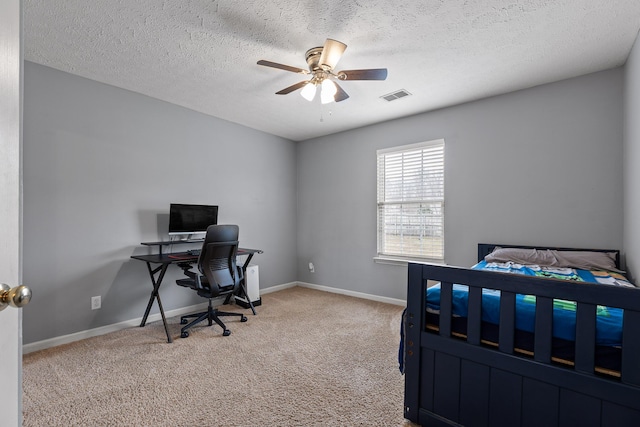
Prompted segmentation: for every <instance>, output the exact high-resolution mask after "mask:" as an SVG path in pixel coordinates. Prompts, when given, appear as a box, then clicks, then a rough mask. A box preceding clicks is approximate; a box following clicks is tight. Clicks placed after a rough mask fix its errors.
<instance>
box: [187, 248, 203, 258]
mask: <svg viewBox="0 0 640 427" xmlns="http://www.w3.org/2000/svg"><path fill="white" fill-rule="evenodd" d="M201 251H202V249H191V250H190V251H187V253H188V254H189V255H198V256H199V255H200V252H201Z"/></svg>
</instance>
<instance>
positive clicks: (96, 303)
mask: <svg viewBox="0 0 640 427" xmlns="http://www.w3.org/2000/svg"><path fill="white" fill-rule="evenodd" d="M101 306H102V302H101V301H100V295H98V296H97V297H91V310H97V309H99V308H100V307H101Z"/></svg>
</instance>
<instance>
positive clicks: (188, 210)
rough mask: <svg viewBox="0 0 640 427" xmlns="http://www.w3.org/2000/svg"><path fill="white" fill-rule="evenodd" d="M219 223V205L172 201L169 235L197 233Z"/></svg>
mask: <svg viewBox="0 0 640 427" xmlns="http://www.w3.org/2000/svg"><path fill="white" fill-rule="evenodd" d="M217 223H218V206H213V205H188V204H181V203H171V205H170V207H169V235H179V234H197V233H204V232H206V231H207V227H209V226H210V225H213V224H217Z"/></svg>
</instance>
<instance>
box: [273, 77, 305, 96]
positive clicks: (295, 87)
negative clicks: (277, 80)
mask: <svg viewBox="0 0 640 427" xmlns="http://www.w3.org/2000/svg"><path fill="white" fill-rule="evenodd" d="M307 83H309V80H303V81H301V82H299V83H296V84H294V85H291V86H289V87H286V88H284V89H282V90H281V91H278V92H276V95H286V94H288V93H291V92H293V91H294V90H298V89H300V88H301V87H303V86H305V85H306V84H307Z"/></svg>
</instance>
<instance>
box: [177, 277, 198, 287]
mask: <svg viewBox="0 0 640 427" xmlns="http://www.w3.org/2000/svg"><path fill="white" fill-rule="evenodd" d="M176 284H177V285H178V286H182V287H184V288H191V289H195V288H196V282H195V280H191V279H178V280H176Z"/></svg>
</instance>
